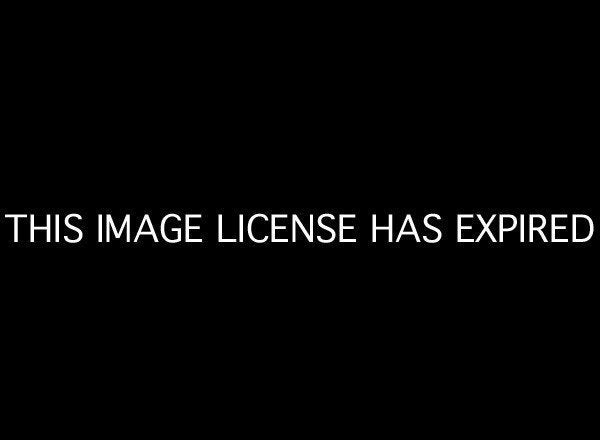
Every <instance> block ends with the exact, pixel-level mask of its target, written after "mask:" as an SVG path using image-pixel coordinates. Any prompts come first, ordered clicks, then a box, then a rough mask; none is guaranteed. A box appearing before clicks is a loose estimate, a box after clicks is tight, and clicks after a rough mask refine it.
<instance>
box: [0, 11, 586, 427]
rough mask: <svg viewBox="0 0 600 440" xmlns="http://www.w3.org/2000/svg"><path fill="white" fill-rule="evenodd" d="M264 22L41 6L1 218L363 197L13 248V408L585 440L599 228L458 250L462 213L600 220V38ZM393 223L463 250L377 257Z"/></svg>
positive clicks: (299, 20)
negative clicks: (289, 231) (375, 225)
mask: <svg viewBox="0 0 600 440" xmlns="http://www.w3.org/2000/svg"><path fill="white" fill-rule="evenodd" d="M52 12H57V11H52ZM153 12H157V11H153ZM163 12H164V11H163ZM247 12H248V14H247V13H246V12H240V11H239V10H237V9H236V11H233V10H232V11H228V12H227V13H225V14H224V15H223V14H221V15H216V14H215V13H214V12H212V11H211V12H207V11H204V12H195V13H193V14H190V15H188V14H186V13H184V12H183V11H180V12H177V13H175V15H173V16H171V15H170V14H169V15H167V14H166V13H165V15H164V16H163V14H162V12H161V14H159V15H160V18H156V16H155V15H152V17H150V16H147V15H146V13H145V12H144V13H141V12H140V11H137V12H136V13H133V14H127V15H126V14H125V13H124V12H122V13H119V14H114V16H112V15H111V16H110V17H107V18H102V19H100V18H99V17H100V15H97V14H100V12H97V13H96V12H95V13H94V14H92V15H85V19H83V18H82V16H78V18H77V19H75V18H74V19H66V22H65V23H63V22H62V21H57V20H50V19H48V16H46V17H45V16H44V14H43V13H41V14H40V16H36V17H35V19H34V18H33V15H36V14H34V13H33V12H32V11H30V12H28V14H26V15H25V16H23V17H24V19H25V20H24V21H19V23H18V24H16V25H15V26H14V29H10V30H8V31H7V39H6V44H5V52H4V55H3V66H4V67H3V70H4V72H3V73H4V74H5V79H4V80H3V85H4V87H3V96H4V99H3V110H4V111H3V124H2V125H3V133H4V136H3V137H4V142H3V156H4V158H3V160H2V173H1V176H2V177H1V179H2V201H1V202H2V205H1V206H2V213H3V214H4V213H5V212H31V213H42V212H43V213H67V212H79V213H83V214H86V215H87V216H89V215H92V214H94V213H96V212H105V211H107V210H110V211H113V212H124V211H131V212H151V213H153V214H155V215H158V214H160V213H163V212H169V211H175V212H179V213H186V212H190V213H202V214H204V215H205V216H206V217H208V218H210V217H211V216H214V215H215V214H216V213H217V212H222V211H229V212H237V211H239V210H243V211H246V212H252V211H256V212H288V213H292V212H294V213H319V212H325V211H328V212H334V213H335V212H356V213H359V215H361V243H360V244H359V245H348V246H342V245H338V246H331V247H326V248H323V247H321V248H317V247H291V246H285V245H283V246H275V245H273V246H268V247H262V248H252V247H244V248H234V249H232V248H227V249H225V248H218V247H216V246H214V245H210V244H207V245H206V246H199V247H175V248H164V247H158V248H154V247H152V246H138V247H129V248H128V247H126V246H124V247H117V248H115V247H111V248H102V247H98V246H95V245H94V244H93V243H88V244H83V245H81V246H76V247H63V246H54V247H53V246H39V247H35V248H31V247H27V246H23V247H20V246H10V245H9V243H8V242H7V240H4V242H3V245H2V254H3V257H5V258H3V263H2V264H3V270H2V273H3V278H4V282H3V284H4V285H5V286H6V287H5V288H3V289H2V291H3V295H2V301H3V303H4V304H3V307H2V311H3V314H4V315H5V319H3V324H4V327H5V331H4V338H3V339H4V341H5V347H6V348H5V355H6V356H5V358H6V362H5V365H7V366H8V367H9V370H10V373H9V374H8V375H7V376H6V382H7V384H8V385H9V386H10V388H11V389H13V388H14V389H15V393H14V394H11V396H14V397H11V404H10V408H11V412H12V413H13V414H15V415H20V416H23V414H31V410H32V409H34V408H35V409H38V410H40V411H39V412H40V413H41V414H45V415H46V417H47V418H45V419H44V420H47V421H46V422H44V423H49V424H52V425H57V426H63V423H67V424H71V423H73V420H74V419H77V420H78V421H83V422H88V423H86V425H87V426H88V427H89V426H99V427H107V426H109V425H112V422H113V421H123V420H128V421H131V420H133V421H134V425H136V426H138V427H148V426H150V427H152V428H153V429H158V426H157V425H160V426H163V427H165V428H166V429H167V430H168V431H171V430H174V429H176V428H180V427H181V426H183V425H184V424H183V422H184V421H191V422H192V423H193V424H201V426H198V427H200V428H202V427H203V426H204V425H203V423H205V420H207V419H208V420H210V421H212V422H213V423H214V422H216V423H217V424H218V425H219V426H221V427H222V429H225V430H230V429H239V428H242V429H251V428H255V427H256V428H261V429H266V428H269V429H273V428H274V427H275V426H276V425H278V424H279V423H281V422H283V423H282V424H283V426H284V427H285V428H286V429H287V430H286V431H282V432H288V431H290V430H291V431H295V430H298V429H306V430H308V432H314V431H313V430H312V429H313V428H312V427H313V426H315V422H317V423H318V422H323V421H328V422H330V423H329V426H330V428H329V429H331V430H332V431H331V432H337V430H340V429H344V428H350V429H357V430H358V429H359V428H363V429H365V430H366V431H365V432H372V431H373V430H375V429H383V428H384V427H386V426H387V425H388V424H389V423H391V424H392V426H395V427H396V428H399V427H400V428H401V427H403V426H407V427H408V425H404V424H403V423H405V422H401V421H402V420H407V419H408V420H410V421H412V422H413V423H416V424H418V425H420V426H421V427H422V428H423V429H426V430H431V429H440V428H441V429H455V428H460V429H465V428H467V427H469V428H471V429H473V428H474V427H475V425H477V424H478V423H481V422H483V425H484V426H485V427H486V428H487V429H488V430H490V429H491V430H497V429H507V430H509V432H512V431H510V430H511V429H512V428H511V427H512V426H514V423H515V422H522V421H525V420H528V421H532V420H533V421H534V423H532V424H531V426H532V428H533V429H540V427H548V426H551V427H553V428H556V429H557V428H558V426H557V425H559V424H560V425H561V426H563V427H566V428H568V429H573V424H572V423H573V419H572V418H571V416H572V415H573V414H576V415H577V417H578V418H579V420H580V421H581V420H583V419H584V418H585V417H586V414H588V411H589V409H586V408H587V405H586V403H585V402H586V396H589V395H590V394H591V393H592V390H593V389H595V388H594V385H593V381H592V375H591V372H592V371H593V369H594V366H595V365H596V364H595V363H594V362H592V359H593V356H592V355H593V348H594V347H593V341H594V339H595V338H596V336H597V327H598V326H597V322H596V320H595V314H596V310H597V304H596V301H595V299H594V297H593V295H594V293H595V290H597V289H596V287H595V284H594V283H593V281H595V279H594V269H595V266H596V262H597V253H596V247H597V238H595V239H594V242H593V243H590V244H587V245H560V244H559V245H552V246H544V245H541V246H522V245H521V246H518V245H515V244H508V245H506V246H486V245H482V246H460V245H458V244H456V243H455V242H454V241H455V240H454V238H455V236H454V225H453V218H454V216H455V215H456V214H457V213H460V212H477V213H487V214H490V213H512V214H518V213H530V212H531V213H545V214H549V213H585V214H588V215H592V216H593V217H594V218H595V220H596V221H597V212H598V211H597V208H596V207H595V205H596V203H595V200H596V199H595V195H594V193H593V188H594V187H595V186H596V184H595V180H596V179H595V178H594V177H595V174H594V161H593V159H592V154H593V152H592V147H593V146H594V145H596V144H597V135H596V133H595V130H594V128H595V121H596V118H597V108H596V107H595V102H596V101H597V85H596V84H595V82H594V81H593V78H595V77H597V69H596V68H595V66H594V65H593V54H594V52H593V49H594V47H593V46H592V44H591V43H592V40H591V39H589V38H590V36H589V35H588V33H591V32H592V29H591V28H589V27H588V26H587V25H586V24H585V23H584V22H583V21H582V19H581V18H580V17H575V18H569V17H567V16H566V15H565V16H563V17H561V19H560V20H559V21H556V19H553V20H550V19H549V18H543V17H542V16H541V15H540V14H539V13H536V14H532V15H527V17H526V18H524V17H525V13H524V11H521V13H520V14H516V15H514V16H513V15H510V14H509V16H506V15H504V14H500V11H496V12H494V13H487V12H483V11H481V13H480V15H477V13H476V12H475V11H469V14H466V11H445V12H441V11H427V12H425V13H420V14H416V13H414V12H412V11H404V12H397V11H395V12H393V13H392V12H385V11H380V12H376V13H374V14H371V13H369V14H367V13H366V11H353V12H354V14H351V15H347V14H346V13H344V14H338V13H332V14H328V15H327V17H326V18H325V14H324V11H321V13H319V14H308V16H307V15H306V14H303V13H301V11H295V12H293V13H284V12H283V11H281V12H280V13H276V12H275V11H272V10H270V11H269V13H268V14H267V13H266V12H265V11H262V12H261V11H255V10H253V11H247ZM305 12H306V11H305ZM338 12H339V11H338ZM446 12H448V13H449V12H453V13H454V15H446ZM538 12H539V11H538ZM69 13H70V14H73V13H74V12H73V11H70V12H69ZM250 13H253V14H251V15H249V14H250ZM75 14H76V13H75ZM278 14H280V15H278ZM470 14H474V15H470ZM184 16H185V18H184ZM69 17H70V15H69ZM102 17H104V15H102ZM257 17H259V18H260V19H259V18H257ZM517 17H518V18H517ZM63 18H65V16H64V15H63ZM375 212H376V213H380V214H387V213H395V214H405V213H413V214H423V213H428V212H438V213H440V214H441V215H443V217H444V219H445V220H446V221H447V225H448V227H447V228H445V229H444V233H445V238H444V241H443V243H441V244H440V245H438V246H420V247H417V246H413V245H411V244H410V243H407V244H406V245H401V246H394V247H377V248H376V247H374V246H371V245H369V244H368V238H369V234H368V229H367V228H366V225H368V223H364V221H365V220H368V218H369V215H370V214H371V213H375ZM363 229H366V232H365V231H363ZM3 233H5V231H3ZM4 237H6V235H4ZM54 411H56V412H58V413H61V414H63V416H62V417H54V416H52V414H53V412H54ZM36 413H38V412H36ZM40 417H41V416H40ZM173 417H174V418H173ZM40 420H41V419H40ZM92 423H93V424H92ZM578 425H579V423H578ZM48 426H50V425H48ZM133 429H139V428H135V427H134V428H133Z"/></svg>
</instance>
